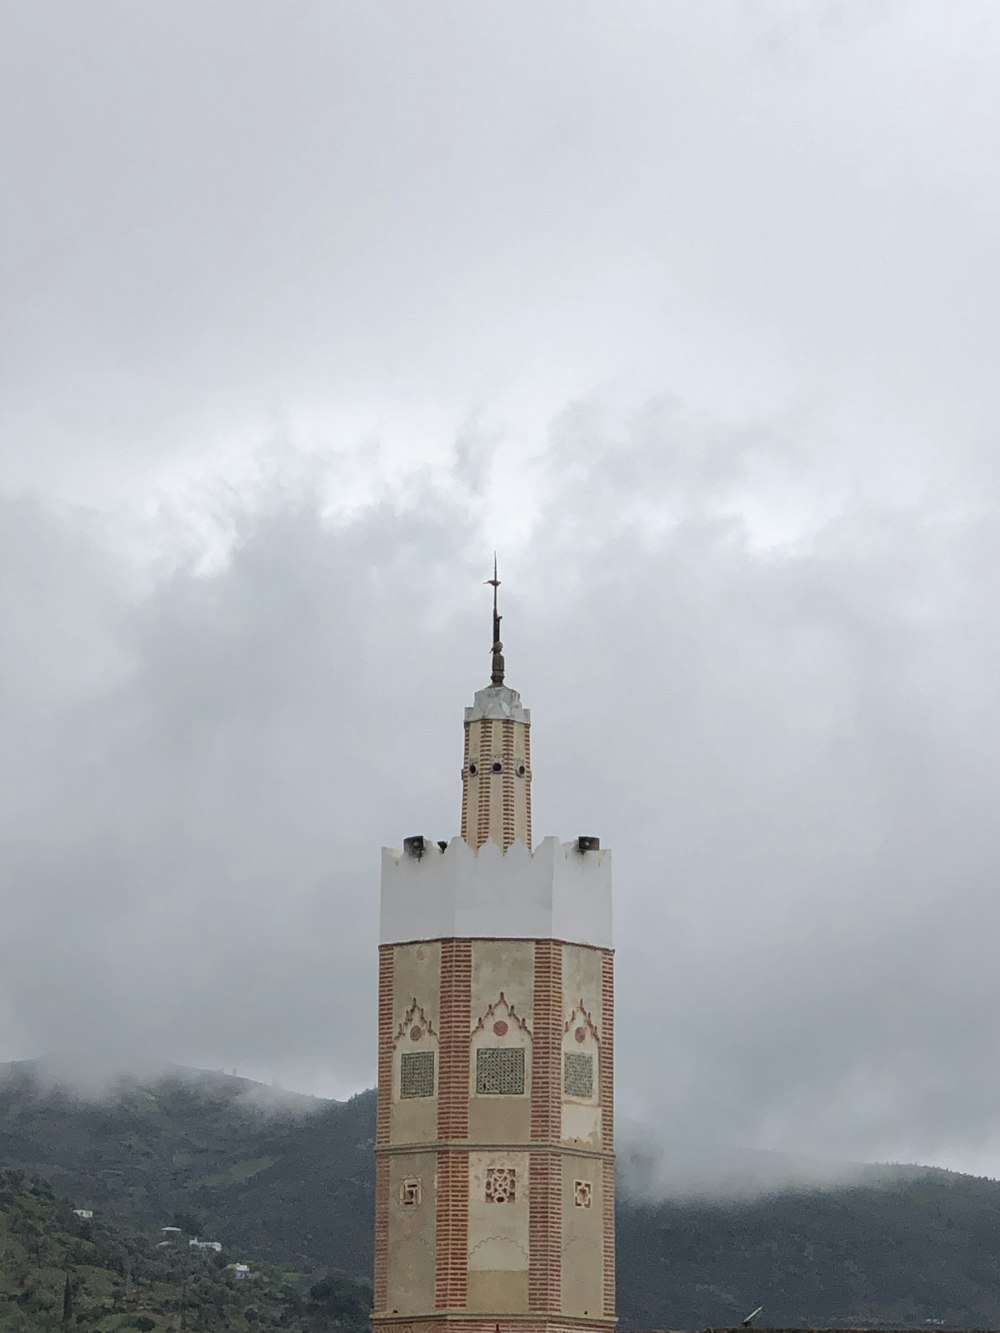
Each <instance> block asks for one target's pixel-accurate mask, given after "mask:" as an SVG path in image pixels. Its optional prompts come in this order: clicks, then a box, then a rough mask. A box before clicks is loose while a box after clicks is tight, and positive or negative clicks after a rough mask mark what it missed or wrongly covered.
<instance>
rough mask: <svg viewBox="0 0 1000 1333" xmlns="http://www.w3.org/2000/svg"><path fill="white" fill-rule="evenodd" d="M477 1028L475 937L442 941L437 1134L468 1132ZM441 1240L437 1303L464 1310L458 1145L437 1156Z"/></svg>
mask: <svg viewBox="0 0 1000 1333" xmlns="http://www.w3.org/2000/svg"><path fill="white" fill-rule="evenodd" d="M471 1029H472V942H471V940H444V941H442V944H441V1024H440V1036H439V1038H438V1138H439V1139H451V1140H455V1139H468V1137H469V1050H470V1045H471V1037H470V1033H471ZM437 1176H438V1179H437V1232H436V1236H437V1240H436V1248H435V1268H434V1304H435V1306H436V1307H437V1308H438V1309H439V1310H453V1309H461V1308H462V1307H463V1306H464V1305H465V1304H466V1302H467V1300H468V1292H469V1275H468V1269H469V1157H468V1153H467V1152H466V1151H463V1150H462V1149H455V1150H449V1151H443V1152H439V1153H438V1155H437Z"/></svg>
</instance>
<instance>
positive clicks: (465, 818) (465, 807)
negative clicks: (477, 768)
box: [462, 722, 472, 842]
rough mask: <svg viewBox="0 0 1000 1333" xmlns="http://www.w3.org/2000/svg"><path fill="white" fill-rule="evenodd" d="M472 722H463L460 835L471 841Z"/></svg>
mask: <svg viewBox="0 0 1000 1333" xmlns="http://www.w3.org/2000/svg"><path fill="white" fill-rule="evenodd" d="M471 727H472V724H471V723H469V722H466V724H465V745H464V748H463V751H462V837H463V838H464V839H465V841H466V842H471V841H472V839H471V838H470V837H469V783H470V781H471V779H470V777H469V759H470V758H471V756H470V754H469V745H470V731H471Z"/></svg>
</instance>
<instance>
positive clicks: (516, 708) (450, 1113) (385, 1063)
mask: <svg viewBox="0 0 1000 1333" xmlns="http://www.w3.org/2000/svg"><path fill="white" fill-rule="evenodd" d="M491 714H501V715H500V716H495V715H491ZM528 736H529V721H528V715H527V712H526V710H524V709H522V708H521V707H520V699H519V696H517V694H516V692H515V691H512V690H509V689H508V688H507V687H506V686H502V685H501V686H494V687H492V688H491V689H488V690H483V691H480V692H479V694H477V696H476V705H475V706H474V708H472V709H468V710H467V712H466V749H465V763H464V766H463V800H462V831H463V837H464V839H465V841H466V842H467V843H468V844H469V846H471V847H472V848H473V849H474V850H475V851H476V855H475V856H474V858H473V859H472V862H470V863H469V865H464V863H463V866H464V868H463V870H462V877H460V878H459V879H453V880H448V879H447V877H448V876H449V875H452V876H453V877H454V874H455V872H454V869H453V867H450V864H449V859H448V856H449V854H448V853H447V852H439V851H438V847H437V845H436V844H435V845H433V851H432V852H431V851H427V852H426V853H425V847H428V848H429V847H431V846H432V844H430V843H429V840H424V839H410V840H408V850H407V852H406V854H405V855H404V856H403V858H402V860H401V859H400V854H395V853H394V854H391V856H390V858H389V859H388V860H387V861H386V862H385V864H384V868H383V886H384V887H383V894H384V895H385V893H386V892H389V893H390V899H391V901H390V910H389V911H388V913H387V912H386V910H385V901H384V903H383V943H382V945H381V948H380V968H379V1089H378V1127H377V1137H376V1156H377V1170H376V1245H375V1311H374V1325H375V1328H376V1329H377V1330H378V1329H386V1330H388V1329H406V1330H409V1329H410V1328H415V1327H416V1326H417V1325H419V1326H420V1327H421V1329H424V1328H427V1327H428V1326H440V1327H441V1328H442V1329H443V1328H444V1326H445V1325H447V1326H448V1327H449V1329H450V1330H454V1331H455V1333H460V1331H466V1330H467V1333H494V1331H495V1329H496V1328H497V1326H498V1325H499V1326H500V1327H502V1328H507V1327H508V1326H512V1325H516V1326H517V1327H518V1328H519V1329H524V1330H525V1331H526V1333H527V1331H529V1330H538V1333H543V1330H544V1331H545V1333H555V1330H557V1329H566V1330H569V1329H571V1328H575V1329H579V1328H595V1329H597V1328H608V1327H609V1326H611V1325H613V1324H614V1312H615V1293H614V1148H613V1139H614V1106H613V1088H614V1042H613V1031H614V1011H613V1005H614V984H613V960H612V951H611V949H610V947H608V945H609V942H610V941H609V939H608V938H606V935H607V930H606V928H605V926H604V925H603V924H602V923H603V920H604V918H603V916H601V915H600V914H599V913H592V916H593V919H594V921H595V922H596V923H597V924H596V925H595V927H594V930H593V931H592V932H591V933H592V934H593V939H576V940H574V939H568V938H566V939H564V938H554V937H553V935H552V933H551V931H547V932H546V934H545V936H544V937H543V936H542V934H541V932H540V931H538V922H539V920H544V921H552V920H554V919H555V918H554V917H553V916H552V914H551V913H550V914H549V915H548V916H541V917H540V916H539V915H538V914H537V912H536V913H535V914H534V915H531V914H530V913H529V911H528V910H527V907H523V908H522V907H521V906H519V899H518V898H517V896H516V895H511V896H510V899H509V902H510V913H509V920H506V921H505V922H504V933H503V934H502V935H499V934H497V935H494V934H490V935H489V936H487V935H483V936H481V937H480V936H475V937H467V938H463V937H454V936H449V937H435V936H434V934H433V926H431V928H430V929H429V930H428V937H427V938H422V937H420V928H419V926H420V920H421V913H420V899H419V898H418V900H417V901H416V902H414V901H412V900H411V901H410V902H409V904H408V905H407V906H406V910H405V912H404V911H403V909H402V908H401V907H400V908H397V907H396V906H395V905H394V904H395V903H396V902H397V900H399V899H400V895H401V893H402V890H403V888H405V886H406V885H412V887H413V889H414V891H415V892H416V893H417V894H419V895H421V896H424V895H426V901H427V902H428V903H430V902H431V901H432V900H433V899H434V894H435V893H438V892H440V893H442V894H443V893H444V892H445V891H447V892H451V893H452V894H453V895H457V896H458V898H459V899H461V898H462V895H463V894H467V895H468V896H469V897H471V898H474V897H475V895H476V894H477V893H479V894H482V893H483V892H484V891H486V892H488V890H489V886H490V885H494V884H496V885H500V884H502V883H503V877H502V876H498V875H497V871H496V866H495V865H494V864H493V862H494V860H495V859H496V858H497V857H498V856H499V853H498V852H497V851H496V850H494V851H493V852H492V855H487V854H486V853H485V851H483V852H480V851H479V850H478V849H480V848H484V847H485V844H487V843H493V844H495V847H499V848H502V849H504V850H505V849H506V848H508V847H512V846H514V845H515V844H520V845H521V846H522V847H528V846H530V838H531V809H530V804H531V803H530V769H529V756H530V743H529V739H528ZM497 765H499V768H498V767H497ZM484 770H486V771H485V772H484ZM487 774H488V775H487ZM467 855H468V853H466V856H467ZM519 855H520V854H519ZM606 855H607V854H606V853H601V852H600V851H599V849H598V848H597V847H596V845H595V840H589V839H580V840H579V842H578V844H566V845H565V846H564V848H562V849H559V855H558V856H557V855H556V854H555V853H554V852H552V849H550V850H549V853H547V859H543V861H541V862H536V861H535V859H534V858H533V857H530V856H529V857H527V859H526V860H524V861H523V863H522V862H519V863H518V864H523V866H524V868H525V873H526V874H530V875H534V876H535V878H536V879H538V878H539V877H544V876H545V875H549V876H550V878H551V877H552V876H558V877H559V883H560V884H563V883H564V881H566V877H567V876H568V877H570V879H571V880H573V879H576V878H578V880H579V883H580V886H581V891H582V892H586V893H589V894H590V897H591V900H593V898H594V895H595V893H597V894H599V893H600V892H601V891H602V889H601V887H600V886H606V890H604V891H606V893H607V895H608V896H609V895H610V863H609V862H602V865H601V866H600V867H599V869H598V871H597V872H595V871H594V869H593V866H594V865H595V864H597V858H604V857H606ZM406 857H409V858H410V861H411V862H412V863H413V864H412V876H411V878H409V879H405V881H400V878H399V876H400V875H401V874H402V873H403V871H406V873H407V874H408V875H410V874H411V871H408V870H406ZM481 857H482V858H483V859H482V865H481V867H480V858H481ZM428 858H429V859H428ZM434 858H436V859H434ZM588 858H593V859H592V860H590V859H588ZM500 860H502V861H503V862H506V861H507V860H508V857H507V855H502V856H500ZM550 866H551V869H549V867H550ZM480 871H481V873H480ZM595 873H597V874H598V879H596V880H595V878H594V875H595ZM477 875H478V878H479V881H480V882H479V884H478V887H477V883H476V881H477ZM386 876H388V880H387V879H386ZM519 878H520V877H519ZM446 880H447V883H446ZM438 881H440V885H439V884H438ZM387 885H388V888H387V887H386V886H387ZM456 885H457V887H456ZM467 885H471V887H468V888H467V887H466V886H467ZM595 885H596V886H597V887H596V888H595ZM442 886H444V887H442ZM484 886H485V889H484ZM550 887H551V886H550ZM543 890H544V884H543V885H542V886H541V888H539V890H538V892H537V893H536V892H535V890H534V889H532V891H531V898H532V901H535V900H542V899H544V892H543ZM560 891H561V890H560ZM392 895H396V896H395V897H393V896H392ZM550 897H551V892H550ZM495 906H496V910H497V911H499V912H500V913H501V915H502V909H503V904H502V903H501V904H499V905H495ZM607 907H608V912H607V920H608V921H610V903H608V905H607ZM454 911H455V913H456V914H458V915H459V916H460V914H461V911H462V903H461V902H459V903H458V906H457V907H456V908H455V909H454ZM434 919H435V918H434V917H433V913H430V914H429V916H428V920H429V921H433V920H434ZM470 919H476V918H475V917H474V916H473V917H472V918H470ZM490 919H491V920H494V919H496V912H494V911H492V910H491V913H490ZM528 921H530V922H531V924H532V925H533V926H534V927H535V930H536V932H537V933H533V932H531V931H528V930H524V929H521V928H519V927H521V926H522V925H523V924H525V923H526V922H528ZM387 923H388V924H387ZM394 923H398V925H399V926H401V927H403V929H404V931H405V933H406V934H407V935H408V936H409V937H408V938H399V931H398V930H396V931H394V929H393V926H394Z"/></svg>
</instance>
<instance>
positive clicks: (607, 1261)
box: [600, 949, 615, 1315]
mask: <svg viewBox="0 0 1000 1333" xmlns="http://www.w3.org/2000/svg"><path fill="white" fill-rule="evenodd" d="M601 1009H602V1022H601V1054H600V1093H601V1141H602V1142H601V1146H602V1147H603V1149H604V1151H605V1152H606V1153H611V1154H613V1153H614V1147H615V958H614V954H613V953H612V952H611V950H610V949H609V950H606V951H605V952H604V953H603V955H602V958H601ZM603 1173H604V1174H603V1188H602V1191H601V1197H602V1200H603V1208H604V1216H603V1229H604V1313H605V1314H606V1315H614V1313H615V1163H614V1157H613V1156H610V1157H608V1158H606V1159H605V1162H604V1168H603Z"/></svg>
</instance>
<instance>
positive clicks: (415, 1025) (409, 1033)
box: [392, 996, 438, 1047]
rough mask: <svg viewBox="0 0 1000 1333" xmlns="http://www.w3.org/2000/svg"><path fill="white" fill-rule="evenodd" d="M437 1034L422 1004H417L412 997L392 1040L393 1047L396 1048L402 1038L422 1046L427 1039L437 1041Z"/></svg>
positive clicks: (415, 999) (415, 998)
mask: <svg viewBox="0 0 1000 1333" xmlns="http://www.w3.org/2000/svg"><path fill="white" fill-rule="evenodd" d="M437 1035H438V1034H437V1032H436V1031H435V1028H434V1024H433V1023H432V1022H431V1020H430V1018H429V1017H428V1016H427V1013H426V1011H425V1010H424V1007H423V1005H422V1004H418V1003H417V997H416V996H414V997H413V999H412V1000H411V1001H410V1006H409V1008H408V1009H407V1011H406V1013H405V1014H404V1015H403V1018H402V1021H401V1022H400V1024H399V1026H398V1027H397V1028H396V1035H395V1036H394V1037H393V1039H392V1044H393V1046H394V1047H395V1046H398V1045H399V1043H400V1042H401V1041H402V1040H403V1038H404V1037H408V1038H409V1040H410V1041H411V1042H420V1043H421V1045H423V1044H424V1039H425V1038H427V1037H430V1038H432V1039H433V1040H434V1041H435V1042H436V1041H437Z"/></svg>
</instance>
